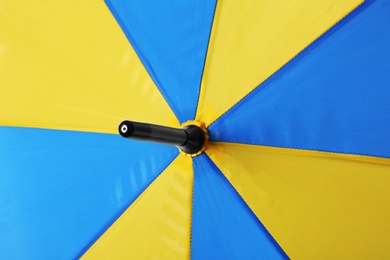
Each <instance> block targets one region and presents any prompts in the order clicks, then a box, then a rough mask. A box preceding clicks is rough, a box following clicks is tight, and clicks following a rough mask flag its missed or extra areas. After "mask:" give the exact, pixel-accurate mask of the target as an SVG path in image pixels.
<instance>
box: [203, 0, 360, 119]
mask: <svg viewBox="0 0 390 260" xmlns="http://www.w3.org/2000/svg"><path fill="white" fill-rule="evenodd" d="M362 2H363V0H344V1H339V0H322V1H320V2H318V1H312V0H289V1H275V0H262V1H218V4H217V10H216V14H215V19H214V24H213V30H212V35H211V39H210V44H209V50H208V53H207V60H206V65H205V70H204V75H203V79H202V88H201V93H200V99H199V106H198V110H197V115H196V119H197V120H200V121H203V122H204V123H205V124H206V125H210V124H211V123H212V122H214V121H215V120H216V119H217V118H218V117H220V116H221V115H222V114H223V113H225V112H226V111H227V110H229V109H230V108H231V107H232V106H234V105H235V104H236V103H237V102H238V101H240V100H241V99H242V98H243V97H245V96H246V95H247V94H249V93H250V92H251V91H252V90H253V89H255V88H256V87H257V86H258V85H259V84H260V83H262V82H263V81H265V80H266V79H267V78H268V77H270V76H271V75H272V74H274V73H275V72H276V71H277V70H279V69H280V68H281V67H282V66H283V65H285V64H286V63H287V62H289V61H290V60H291V59H292V58H294V57H295V56H296V55H297V54H298V53H300V52H301V51H302V50H303V49H304V48H306V47H307V46H308V45H310V44H311V43H312V42H313V41H314V40H316V39H317V38H318V37H320V36H321V35H322V34H324V33H325V32H326V31H327V30H328V29H330V28H331V27H332V26H334V25H335V24H336V23H337V22H339V21H340V20H341V19H343V18H344V17H345V16H347V15H348V14H349V13H350V12H351V11H352V10H354V9H355V8H356V7H358V6H359V5H360V4H361V3H362Z"/></svg>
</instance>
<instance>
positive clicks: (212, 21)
mask: <svg viewBox="0 0 390 260" xmlns="http://www.w3.org/2000/svg"><path fill="white" fill-rule="evenodd" d="M217 5H218V0H216V1H215V6H214V14H213V18H212V20H211V24H210V29H209V32H210V33H209V39H208V42H207V48H206V53H205V56H204V61H203V69H202V75H201V76H200V82H199V92H198V99H197V101H196V108H195V115H194V120H195V118H196V114H197V113H198V108H199V100H200V94H201V93H202V82H203V74H204V70H205V67H206V62H207V54H208V51H209V48H210V41H211V34H212V32H213V27H214V19H215V14H216V12H217Z"/></svg>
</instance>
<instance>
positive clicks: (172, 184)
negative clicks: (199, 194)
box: [82, 155, 194, 259]
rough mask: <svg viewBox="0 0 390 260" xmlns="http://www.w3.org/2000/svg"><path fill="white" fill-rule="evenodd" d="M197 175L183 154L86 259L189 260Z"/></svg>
mask: <svg viewBox="0 0 390 260" xmlns="http://www.w3.org/2000/svg"><path fill="white" fill-rule="evenodd" d="M193 176H194V175H193V172H192V162H191V159H190V158H189V157H187V156H184V155H179V157H177V158H176V159H175V160H174V161H173V162H172V163H171V164H170V165H169V166H168V167H167V168H166V169H165V170H164V171H163V172H162V173H161V175H160V176H159V177H158V178H157V179H156V180H155V181H154V182H153V183H152V184H151V185H150V186H149V187H148V188H147V190H146V191H145V192H144V193H142V195H141V196H140V197H139V198H138V199H137V200H136V201H135V202H134V203H133V204H132V205H131V206H130V207H129V209H127V210H126V212H125V213H123V215H122V216H121V217H120V218H119V219H118V220H117V221H116V222H115V224H114V225H112V226H111V227H110V228H109V230H107V232H106V233H105V234H104V235H103V236H102V237H101V238H100V239H99V240H98V242H97V243H95V244H94V245H93V246H92V247H91V248H90V249H89V250H88V251H87V252H86V254H85V255H84V256H83V257H82V259H152V258H155V257H156V256H158V258H161V259H187V258H189V256H190V233H191V212H192V207H191V201H192V185H193Z"/></svg>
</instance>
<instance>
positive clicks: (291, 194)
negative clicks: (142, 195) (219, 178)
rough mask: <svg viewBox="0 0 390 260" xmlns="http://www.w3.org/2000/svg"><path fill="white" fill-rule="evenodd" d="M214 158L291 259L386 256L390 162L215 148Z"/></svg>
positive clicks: (240, 147)
mask: <svg viewBox="0 0 390 260" xmlns="http://www.w3.org/2000/svg"><path fill="white" fill-rule="evenodd" d="M207 154H208V155H209V156H210V158H211V159H212V160H213V161H214V163H215V164H216V165H217V166H218V167H219V168H220V170H221V171H222V173H223V174H224V175H225V176H226V178H227V179H228V180H229V181H230V183H231V184H232V185H233V186H234V187H235V188H236V189H237V192H238V193H239V194H240V195H241V196H242V198H243V199H244V200H245V202H246V203H248V206H249V207H250V208H251V209H252V210H253V212H254V213H255V214H256V216H257V217H258V218H259V219H260V220H261V221H262V223H263V224H264V226H265V228H266V229H267V230H268V231H269V232H270V234H272V236H273V237H274V239H275V240H276V241H278V243H279V245H280V247H281V248H282V249H283V250H284V251H285V252H286V254H287V255H288V256H289V257H290V258H291V259H331V258H339V259H359V258H362V259H367V258H374V259H384V258H385V256H386V255H388V254H387V248H388V247H389V246H390V242H389V240H388V239H387V237H388V234H389V232H390V224H389V222H388V221H387V220H388V219H389V218H390V209H389V207H387V206H386V205H387V204H388V202H389V201H390V190H389V189H388V184H389V182H390V159H380V160H378V161H376V162H373V161H369V159H368V160H366V159H365V158H364V157H363V156H362V157H360V156H350V155H344V156H343V155H340V154H336V155H335V154H330V153H319V152H316V151H304V150H294V149H283V148H272V147H264V146H255V145H243V144H231V143H214V144H212V145H210V147H209V149H208V150H207Z"/></svg>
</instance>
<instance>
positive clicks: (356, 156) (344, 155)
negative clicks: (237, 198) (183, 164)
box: [213, 142, 390, 164]
mask: <svg viewBox="0 0 390 260" xmlns="http://www.w3.org/2000/svg"><path fill="white" fill-rule="evenodd" d="M213 143H221V144H237V145H249V146H255V147H256V146H257V147H264V148H275V149H280V150H283V151H288V150H295V151H297V152H311V153H314V154H316V155H318V156H321V157H328V158H339V159H350V160H354V161H355V160H357V161H364V162H367V161H365V160H361V159H360V158H359V157H363V158H364V157H366V158H367V159H373V160H378V159H379V160H389V163H388V164H390V158H388V157H383V156H377V155H371V154H364V153H361V154H358V153H342V152H336V151H326V150H311V149H302V148H299V147H281V146H272V145H263V144H252V143H245V142H213ZM327 154H328V155H333V156H334V157H333V156H326V155H327ZM297 155H299V154H297ZM349 156H350V157H351V158H348V157H349ZM378 163H379V162H378ZM383 164H387V163H385V162H383Z"/></svg>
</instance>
